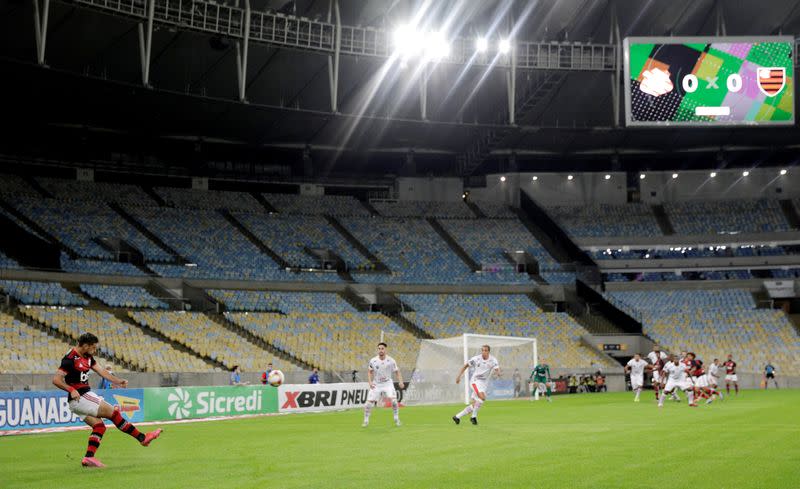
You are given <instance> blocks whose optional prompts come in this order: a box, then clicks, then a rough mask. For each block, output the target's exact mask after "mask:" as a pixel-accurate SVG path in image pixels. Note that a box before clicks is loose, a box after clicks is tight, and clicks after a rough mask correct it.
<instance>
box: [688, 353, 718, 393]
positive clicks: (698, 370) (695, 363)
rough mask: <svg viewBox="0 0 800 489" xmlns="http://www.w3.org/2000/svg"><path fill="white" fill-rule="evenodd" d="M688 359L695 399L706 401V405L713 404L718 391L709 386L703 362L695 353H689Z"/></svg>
mask: <svg viewBox="0 0 800 489" xmlns="http://www.w3.org/2000/svg"><path fill="white" fill-rule="evenodd" d="M686 357H687V358H688V359H689V362H690V363H689V375H690V376H691V381H692V385H693V386H694V395H695V397H697V396H699V397H702V398H703V399H705V400H706V404H711V402H712V401H713V400H714V396H715V395H716V391H715V390H714V389H712V388H711V387H710V386H709V384H708V377H706V371H705V368H704V366H703V361H702V360H700V359H699V358H697V355H695V354H694V352H689V353H688V354H687V355H686Z"/></svg>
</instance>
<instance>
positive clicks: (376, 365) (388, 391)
mask: <svg viewBox="0 0 800 489" xmlns="http://www.w3.org/2000/svg"><path fill="white" fill-rule="evenodd" d="M386 348H387V345H386V343H384V342H382V341H381V342H380V343H378V355H377V356H374V357H372V360H370V361H369V368H368V370H367V377H368V379H369V394H367V403H366V404H365V405H364V423H363V424H362V425H361V426H362V427H364V428H366V427H367V426H369V416H370V414H371V413H372V408H374V407H375V406H376V405H377V404H378V401H379V400H380V399H381V397H387V398H389V399H391V400H392V413H393V414H394V424H395V425H397V426H400V425H401V423H400V408H399V406H398V405H397V391H395V390H394V383H393V382H392V374H395V375H396V376H397V384H398V386H399V387H400V389H403V388H404V387H405V384H403V374H402V373H400V369H399V368H397V362H395V361H394V358H392V357H390V356H389V355H387V354H386Z"/></svg>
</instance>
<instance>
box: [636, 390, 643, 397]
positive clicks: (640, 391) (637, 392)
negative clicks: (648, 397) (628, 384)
mask: <svg viewBox="0 0 800 489" xmlns="http://www.w3.org/2000/svg"><path fill="white" fill-rule="evenodd" d="M641 393H642V389H636V397H635V399H639V394H641Z"/></svg>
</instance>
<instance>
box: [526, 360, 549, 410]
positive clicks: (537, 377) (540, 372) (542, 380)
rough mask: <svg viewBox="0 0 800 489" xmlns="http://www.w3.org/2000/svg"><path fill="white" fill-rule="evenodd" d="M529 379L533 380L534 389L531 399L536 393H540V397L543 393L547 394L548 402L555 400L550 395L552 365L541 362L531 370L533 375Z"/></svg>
mask: <svg viewBox="0 0 800 489" xmlns="http://www.w3.org/2000/svg"><path fill="white" fill-rule="evenodd" d="M528 380H532V381H533V389H532V392H531V400H533V398H534V397H535V396H534V394H535V393H538V394H539V397H541V396H542V394H544V395H546V396H547V402H553V398H552V397H550V394H551V392H550V366H549V365H547V364H546V363H540V364H539V365H537V366H535V367H533V370H532V371H531V376H530V377H529V379H528ZM537 400H538V399H537Z"/></svg>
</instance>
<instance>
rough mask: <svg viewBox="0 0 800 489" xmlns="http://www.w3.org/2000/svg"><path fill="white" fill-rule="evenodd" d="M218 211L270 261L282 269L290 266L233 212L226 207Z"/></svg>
mask: <svg viewBox="0 0 800 489" xmlns="http://www.w3.org/2000/svg"><path fill="white" fill-rule="evenodd" d="M219 213H220V214H221V215H222V217H224V218H225V220H226V221H228V222H229V223H231V225H232V226H233V227H235V228H236V229H237V230H238V231H239V232H240V233H242V235H243V236H244V237H245V238H247V239H248V241H250V242H251V243H253V244H254V245H255V246H256V248H258V249H259V250H260V251H261V253H264V254H265V255H267V256H269V257H270V258H272V261H274V262H275V263H277V264H278V265H280V267H281V268H284V269H285V268H290V267H291V265H290V264H289V262H287V261H286V260H284V259H283V257H282V256H280V255H278V254H277V253H275V251H273V250H272V248H270V247H269V246H267V244H266V243H264V242H263V241H261V240H260V239H259V238H258V236H256V235H255V234H253V232H252V231H250V230H249V229H248V228H247V226H245V225H244V224H243V223H242V222H241V221H239V220H238V219H236V216H234V215H233V214H231V212H230V211H228V210H226V209H220V210H219Z"/></svg>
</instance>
